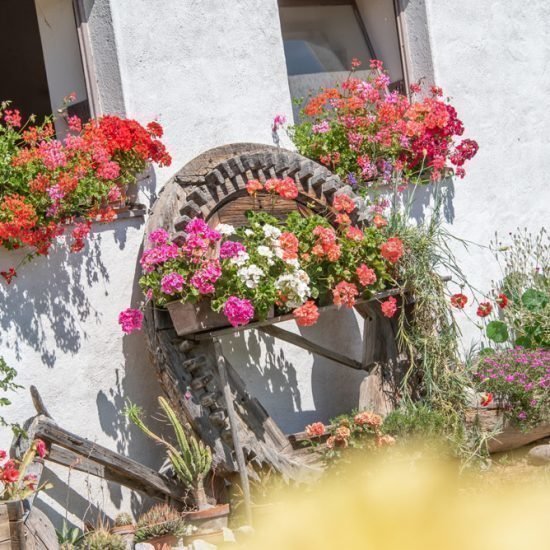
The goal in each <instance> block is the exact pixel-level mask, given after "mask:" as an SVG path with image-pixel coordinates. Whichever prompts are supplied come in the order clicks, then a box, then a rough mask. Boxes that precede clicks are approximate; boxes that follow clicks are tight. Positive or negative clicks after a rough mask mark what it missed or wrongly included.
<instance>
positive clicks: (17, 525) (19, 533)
mask: <svg viewBox="0 0 550 550" xmlns="http://www.w3.org/2000/svg"><path fill="white" fill-rule="evenodd" d="M23 515H24V510H23V501H21V500H11V501H8V502H1V503H0V550H25V548H26V543H25V530H24V524H23Z"/></svg>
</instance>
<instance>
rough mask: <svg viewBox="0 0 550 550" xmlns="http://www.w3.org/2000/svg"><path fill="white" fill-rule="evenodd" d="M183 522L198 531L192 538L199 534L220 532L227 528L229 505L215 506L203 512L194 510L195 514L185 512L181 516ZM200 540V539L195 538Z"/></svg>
mask: <svg viewBox="0 0 550 550" xmlns="http://www.w3.org/2000/svg"><path fill="white" fill-rule="evenodd" d="M183 517H184V519H185V521H187V522H188V523H190V524H191V525H194V526H195V527H196V528H197V529H198V531H197V532H196V533H194V534H193V535H192V536H193V537H194V536H195V535H199V534H201V533H202V534H211V533H213V532H216V531H220V532H221V530H222V529H223V528H224V527H227V520H228V517H229V504H217V505H216V506H212V507H211V508H205V509H204V510H196V511H195V512H186V513H184V514H183ZM197 538H201V537H197Z"/></svg>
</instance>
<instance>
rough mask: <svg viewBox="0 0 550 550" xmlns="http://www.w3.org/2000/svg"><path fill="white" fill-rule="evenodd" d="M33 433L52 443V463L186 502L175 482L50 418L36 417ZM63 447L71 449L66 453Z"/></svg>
mask: <svg viewBox="0 0 550 550" xmlns="http://www.w3.org/2000/svg"><path fill="white" fill-rule="evenodd" d="M32 434H33V437H39V438H41V439H43V440H44V441H46V442H47V443H49V444H50V446H51V448H52V455H51V456H49V457H47V459H51V460H52V462H57V463H58V464H63V465H65V466H72V467H75V468H76V469H79V470H82V471H88V472H89V473H91V474H93V475H96V476H100V477H105V478H106V479H109V480H111V481H115V482H117V483H120V484H122V485H125V486H127V487H130V488H132V489H135V490H138V491H140V492H142V493H145V494H147V495H150V496H154V497H157V498H165V497H167V496H169V497H171V498H173V499H175V500H178V501H180V502H184V501H185V491H184V490H183V488H182V487H181V485H179V484H178V483H176V482H175V481H173V480H171V479H169V478H167V477H166V476H163V475H161V474H159V473H157V472H155V471H154V470H152V469H151V468H147V467H146V466H143V465H142V464H140V463H139V462H136V461H135V460H132V459H130V458H126V457H124V456H122V455H119V454H118V453H115V452H114V451H111V450H110V449H107V448H106V447H103V446H101V445H98V444H97V443H94V442H92V441H89V440H88V439H84V438H82V437H80V436H78V435H75V434H73V433H71V432H69V431H67V430H64V429H63V428H60V427H59V426H58V425H57V424H55V422H53V421H52V420H50V419H49V418H46V417H44V416H38V417H36V419H35V420H34V422H33V426H32ZM59 447H60V448H61V449H66V450H67V451H68V452H63V451H62V450H61V449H59ZM92 465H93V466H92ZM86 468H89V469H86Z"/></svg>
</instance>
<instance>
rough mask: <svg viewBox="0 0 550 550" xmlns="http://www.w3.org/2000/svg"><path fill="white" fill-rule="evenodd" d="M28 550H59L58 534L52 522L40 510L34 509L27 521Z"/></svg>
mask: <svg viewBox="0 0 550 550" xmlns="http://www.w3.org/2000/svg"><path fill="white" fill-rule="evenodd" d="M25 532H26V543H27V548H26V550H57V549H58V548H59V543H58V542H57V534H56V532H55V528H54V526H53V524H52V522H51V521H50V520H49V519H48V517H47V516H46V514H44V512H42V511H41V510H40V509H38V508H36V506H35V507H33V508H32V510H31V512H30V514H29V515H28V516H27V519H26V520H25Z"/></svg>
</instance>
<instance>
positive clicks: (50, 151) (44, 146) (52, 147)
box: [38, 139, 67, 170]
mask: <svg viewBox="0 0 550 550" xmlns="http://www.w3.org/2000/svg"><path fill="white" fill-rule="evenodd" d="M38 151H39V154H40V158H41V159H42V162H43V163H44V166H45V167H46V168H47V169H48V170H55V169H56V168H59V167H61V166H66V164H67V156H66V155H65V152H64V151H63V144H62V143H61V142H60V141H57V140H56V139H54V140H52V141H42V142H40V145H39V146H38Z"/></svg>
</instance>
